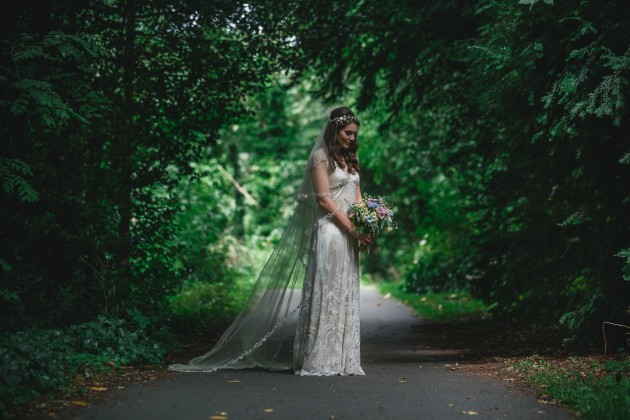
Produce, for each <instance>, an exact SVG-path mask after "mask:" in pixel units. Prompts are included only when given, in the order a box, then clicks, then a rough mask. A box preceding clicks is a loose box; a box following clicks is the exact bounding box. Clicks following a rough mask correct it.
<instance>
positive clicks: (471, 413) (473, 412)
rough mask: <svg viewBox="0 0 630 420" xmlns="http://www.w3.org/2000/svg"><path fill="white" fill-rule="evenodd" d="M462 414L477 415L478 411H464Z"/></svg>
mask: <svg viewBox="0 0 630 420" xmlns="http://www.w3.org/2000/svg"><path fill="white" fill-rule="evenodd" d="M462 414H468V415H469V416H476V415H477V414H479V413H477V412H476V411H462Z"/></svg>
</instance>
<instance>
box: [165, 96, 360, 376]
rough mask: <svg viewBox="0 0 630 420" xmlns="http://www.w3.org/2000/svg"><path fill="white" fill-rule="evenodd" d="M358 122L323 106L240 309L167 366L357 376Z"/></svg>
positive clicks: (341, 111)
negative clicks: (205, 342)
mask: <svg viewBox="0 0 630 420" xmlns="http://www.w3.org/2000/svg"><path fill="white" fill-rule="evenodd" d="M358 127H359V120H358V119H357V117H356V116H355V115H354V114H353V113H352V111H351V110H350V109H349V108H346V107H341V108H336V109H335V110H333V111H332V112H331V114H330V119H329V120H328V122H327V124H326V126H325V127H324V128H323V130H322V132H321V133H320V135H319V137H318V139H317V141H316V142H315V146H314V147H313V149H312V151H311V154H310V157H309V160H308V165H307V168H306V169H305V171H304V176H303V180H302V187H301V188H300V193H299V194H298V205H297V207H296V209H295V211H294V213H293V216H292V217H291V219H290V221H289V224H288V226H287V228H286V229H285V231H284V233H283V235H282V238H281V240H280V242H279V244H278V246H277V247H276V249H275V250H274V252H273V253H272V254H271V256H270V257H269V260H268V261H267V263H266V264H265V267H264V268H263V270H262V271H261V273H260V275H259V277H258V279H257V281H256V283H255V285H254V287H253V290H252V292H251V295H250V297H249V299H248V301H247V303H246V304H245V306H244V308H243V310H242V311H241V313H240V314H239V316H238V317H237V318H236V320H235V321H234V322H233V323H232V325H231V326H230V327H229V328H228V329H227V331H226V332H225V333H224V334H223V336H222V337H221V339H219V341H218V342H217V344H216V345H215V346H214V347H213V348H212V350H210V351H209V352H208V353H206V354H204V355H202V356H199V357H197V358H195V359H193V360H191V361H190V362H189V363H188V364H186V365H172V366H170V369H171V370H178V371H186V372H212V371H215V370H217V369H226V368H245V367H256V366H259V367H262V368H265V369H270V370H284V369H291V368H293V370H294V371H295V374H297V375H305V376H306V375H326V376H328V375H364V372H363V370H362V369H361V364H360V336H359V265H358V264H359V258H358V242H362V243H365V244H369V243H370V242H371V241H372V238H371V237H369V236H360V235H357V233H356V232H355V231H354V226H353V225H352V222H351V221H350V219H349V218H348V216H347V210H348V208H349V206H350V205H351V204H352V203H353V202H356V201H361V190H360V188H359V170H360V168H359V162H358V159H357V156H356V151H357V149H358V143H357V131H358ZM300 286H301V288H299V287H300ZM300 295H301V297H300ZM297 302H299V305H296V304H297ZM296 316H297V320H296ZM294 333H295V337H293V335H294ZM291 341H293V345H292V346H291V345H290V343H291Z"/></svg>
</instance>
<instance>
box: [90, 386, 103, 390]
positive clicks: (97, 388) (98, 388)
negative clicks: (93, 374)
mask: <svg viewBox="0 0 630 420" xmlns="http://www.w3.org/2000/svg"><path fill="white" fill-rule="evenodd" d="M88 388H89V389H91V390H92V391H107V388H105V387H104V386H89V387H88Z"/></svg>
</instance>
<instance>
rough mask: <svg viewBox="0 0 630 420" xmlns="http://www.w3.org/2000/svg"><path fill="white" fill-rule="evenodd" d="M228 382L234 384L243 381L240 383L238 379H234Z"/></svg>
mask: <svg viewBox="0 0 630 420" xmlns="http://www.w3.org/2000/svg"><path fill="white" fill-rule="evenodd" d="M228 382H231V383H233V384H234V383H237V382H241V381H239V380H238V379H234V380H232V381H228Z"/></svg>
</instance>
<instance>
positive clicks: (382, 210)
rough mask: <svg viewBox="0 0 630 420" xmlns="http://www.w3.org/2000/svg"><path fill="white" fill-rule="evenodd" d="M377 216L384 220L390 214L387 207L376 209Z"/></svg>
mask: <svg viewBox="0 0 630 420" xmlns="http://www.w3.org/2000/svg"><path fill="white" fill-rule="evenodd" d="M376 214H378V217H380V218H381V219H383V218H385V217H387V216H388V215H389V212H388V211H387V209H386V208H385V207H379V208H377V209H376Z"/></svg>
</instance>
